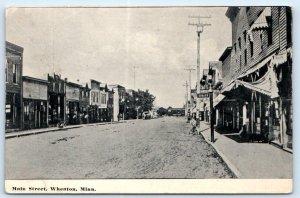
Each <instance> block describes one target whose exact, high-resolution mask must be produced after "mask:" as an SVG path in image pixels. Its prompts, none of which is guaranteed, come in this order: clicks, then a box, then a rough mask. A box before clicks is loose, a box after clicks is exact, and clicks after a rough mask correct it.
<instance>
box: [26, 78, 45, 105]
mask: <svg viewBox="0 0 300 198" xmlns="http://www.w3.org/2000/svg"><path fill="white" fill-rule="evenodd" d="M47 90H48V87H47V85H46V84H39V83H34V82H27V81H23V98H27V99H36V100H47V92H48V91H47Z"/></svg>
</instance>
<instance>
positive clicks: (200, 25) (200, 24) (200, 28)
mask: <svg viewBox="0 0 300 198" xmlns="http://www.w3.org/2000/svg"><path fill="white" fill-rule="evenodd" d="M189 18H194V19H198V22H197V23H188V25H192V26H196V28H197V29H196V32H197V114H196V118H197V125H198V126H199V127H200V119H199V118H200V112H199V111H200V35H201V33H202V32H203V30H204V27H205V26H211V24H209V23H203V22H201V19H208V18H211V17H210V16H189Z"/></svg>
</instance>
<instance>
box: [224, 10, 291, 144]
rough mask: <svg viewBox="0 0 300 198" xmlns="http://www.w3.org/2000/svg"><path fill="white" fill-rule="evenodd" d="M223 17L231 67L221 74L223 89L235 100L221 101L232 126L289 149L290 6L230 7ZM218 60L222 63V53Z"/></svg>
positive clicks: (227, 95)
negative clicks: (229, 42) (229, 28)
mask: <svg viewBox="0 0 300 198" xmlns="http://www.w3.org/2000/svg"><path fill="white" fill-rule="evenodd" d="M226 16H227V17H228V18H229V19H230V21H231V24H232V49H231V54H230V57H231V63H230V72H228V70H227V69H226V71H225V72H224V70H223V73H224V79H231V81H230V82H229V83H228V85H227V86H224V88H223V90H222V94H224V95H226V99H227V101H233V103H234V105H228V103H224V105H225V104H226V107H227V108H230V109H228V110H229V111H230V113H229V115H231V116H232V119H231V120H232V123H231V127H232V129H234V130H237V131H241V130H244V131H245V133H246V134H248V136H249V137H250V138H251V139H252V140H253V138H257V137H260V138H263V139H265V140H268V141H274V142H277V143H278V144H279V145H281V146H283V147H289V148H291V147H292V143H291V140H292V125H291V123H292V108H291V106H292V100H291V99H292V98H291V96H292V86H291V73H292V57H291V55H292V50H291V46H292V39H291V38H292V35H291V33H292V31H291V20H292V15H291V8H290V7H230V8H228V10H227V12H226ZM224 53H225V52H224ZM227 57H228V56H227ZM221 59H223V64H224V61H225V60H226V58H225V57H223V58H221ZM225 73H226V74H225ZM227 82H228V80H227Z"/></svg>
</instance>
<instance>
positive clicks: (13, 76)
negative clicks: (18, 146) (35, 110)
mask: <svg viewBox="0 0 300 198" xmlns="http://www.w3.org/2000/svg"><path fill="white" fill-rule="evenodd" d="M5 44H6V57H5V58H6V60H5V84H6V99H5V118H6V119H5V128H6V130H11V129H21V128H23V126H22V122H21V121H22V120H23V118H22V116H23V112H22V108H21V107H22V85H23V83H22V75H23V48H22V47H20V46H18V45H16V44H13V43H10V42H7V41H6V43H5Z"/></svg>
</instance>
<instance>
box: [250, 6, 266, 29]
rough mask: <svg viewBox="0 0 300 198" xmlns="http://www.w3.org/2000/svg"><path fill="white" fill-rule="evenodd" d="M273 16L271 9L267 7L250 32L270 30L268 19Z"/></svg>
mask: <svg viewBox="0 0 300 198" xmlns="http://www.w3.org/2000/svg"><path fill="white" fill-rule="evenodd" d="M270 16H271V7H266V8H265V9H264V11H263V12H262V13H261V14H260V15H259V17H258V18H257V19H256V20H255V22H254V23H253V24H252V26H251V27H250V30H251V31H253V30H260V29H263V28H268V27H269V25H268V22H267V17H270Z"/></svg>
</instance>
